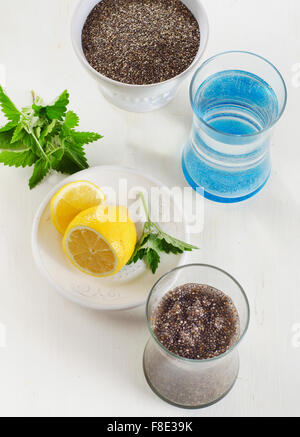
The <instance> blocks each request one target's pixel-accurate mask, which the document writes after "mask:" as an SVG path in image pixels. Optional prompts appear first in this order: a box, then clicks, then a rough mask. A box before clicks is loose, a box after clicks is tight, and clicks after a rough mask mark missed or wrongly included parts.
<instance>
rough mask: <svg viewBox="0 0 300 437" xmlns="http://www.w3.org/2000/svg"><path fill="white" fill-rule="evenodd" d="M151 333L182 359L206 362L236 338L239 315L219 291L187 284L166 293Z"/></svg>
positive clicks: (230, 302) (225, 348)
mask: <svg viewBox="0 0 300 437" xmlns="http://www.w3.org/2000/svg"><path fill="white" fill-rule="evenodd" d="M153 331H154V333H155V335H156V337H157V339H158V340H159V341H160V343H161V344H162V345H163V346H164V347H165V348H166V349H168V350H169V351H170V352H172V353H174V354H175V355H177V356H180V357H182V358H187V359H192V360H205V359H211V358H215V357H217V356H219V355H222V354H224V353H225V352H226V351H228V350H229V349H230V348H231V347H233V346H234V345H235V344H236V342H237V341H238V339H239V335H240V322H239V316H238V312H237V310H236V308H235V306H234V304H233V302H232V300H231V299H230V297H228V296H226V295H225V294H224V293H223V292H222V291H219V290H217V289H215V288H213V287H210V286H208V285H200V284H186V285H182V286H180V287H177V288H176V289H174V290H172V291H170V292H168V293H167V294H166V295H165V296H164V298H163V299H162V301H161V302H160V304H159V305H158V308H157V310H156V313H155V316H154V321H153Z"/></svg>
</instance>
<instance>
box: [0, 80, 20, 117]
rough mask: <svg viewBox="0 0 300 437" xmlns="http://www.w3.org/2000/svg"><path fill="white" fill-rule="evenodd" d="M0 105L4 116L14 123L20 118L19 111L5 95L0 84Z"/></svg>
mask: <svg viewBox="0 0 300 437" xmlns="http://www.w3.org/2000/svg"><path fill="white" fill-rule="evenodd" d="M0 106H1V108H2V112H3V113H4V115H5V116H6V118H7V119H8V120H10V121H12V122H14V123H18V121H19V120H20V116H21V113H20V111H18V109H17V108H16V107H15V105H14V104H13V103H12V101H11V100H10V99H9V98H8V97H7V95H6V94H5V92H4V91H3V88H2V87H1V85H0Z"/></svg>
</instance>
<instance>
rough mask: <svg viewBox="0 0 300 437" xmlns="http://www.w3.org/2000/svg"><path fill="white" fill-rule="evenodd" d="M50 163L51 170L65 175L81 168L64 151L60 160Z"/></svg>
mask: <svg viewBox="0 0 300 437" xmlns="http://www.w3.org/2000/svg"><path fill="white" fill-rule="evenodd" d="M51 165H52V168H53V170H56V171H58V172H60V173H62V174H65V175H71V174H74V173H77V172H78V171H79V170H81V169H79V168H78V165H77V164H76V163H75V162H74V161H73V160H72V159H71V158H70V157H69V156H68V155H67V154H66V153H64V155H63V156H62V158H61V160H60V162H52V163H51Z"/></svg>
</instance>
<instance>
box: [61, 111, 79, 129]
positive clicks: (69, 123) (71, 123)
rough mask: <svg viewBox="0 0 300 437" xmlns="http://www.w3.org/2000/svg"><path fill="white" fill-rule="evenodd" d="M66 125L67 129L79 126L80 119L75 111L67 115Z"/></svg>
mask: <svg viewBox="0 0 300 437" xmlns="http://www.w3.org/2000/svg"><path fill="white" fill-rule="evenodd" d="M64 125H65V127H67V128H68V129H73V128H74V127H76V126H78V125H79V117H78V115H77V114H75V112H73V111H68V112H67V113H66V118H65V121H64Z"/></svg>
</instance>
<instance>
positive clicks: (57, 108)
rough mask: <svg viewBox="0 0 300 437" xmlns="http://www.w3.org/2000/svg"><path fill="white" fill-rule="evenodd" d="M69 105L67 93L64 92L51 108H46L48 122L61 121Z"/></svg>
mask: <svg viewBox="0 0 300 437" xmlns="http://www.w3.org/2000/svg"><path fill="white" fill-rule="evenodd" d="M68 104H69V93H68V91H67V90H65V91H64V92H63V93H62V94H61V95H60V96H59V97H58V98H57V100H56V102H55V103H54V104H53V105H51V106H46V113H47V116H48V117H49V118H50V120H60V121H62V120H63V117H64V116H65V114H66V112H67V106H68Z"/></svg>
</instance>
